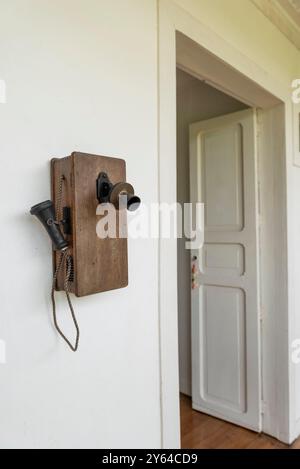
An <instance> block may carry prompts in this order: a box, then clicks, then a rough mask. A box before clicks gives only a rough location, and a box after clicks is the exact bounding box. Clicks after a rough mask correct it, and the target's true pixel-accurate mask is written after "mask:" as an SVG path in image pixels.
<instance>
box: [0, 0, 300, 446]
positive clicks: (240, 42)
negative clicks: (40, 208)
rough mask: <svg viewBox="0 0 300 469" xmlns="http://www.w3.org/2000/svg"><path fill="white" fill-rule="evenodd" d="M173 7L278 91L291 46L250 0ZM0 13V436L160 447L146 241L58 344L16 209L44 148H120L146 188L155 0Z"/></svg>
mask: <svg viewBox="0 0 300 469" xmlns="http://www.w3.org/2000/svg"><path fill="white" fill-rule="evenodd" d="M163 1H165V0H163ZM175 3H177V4H178V5H180V6H181V7H182V8H183V9H185V10H186V11H187V12H188V13H189V15H190V17H194V18H195V19H197V20H199V22H201V23H203V24H204V25H206V26H207V27H208V28H209V29H210V30H212V31H215V32H217V34H218V35H219V36H220V37H221V38H222V43H224V48H223V53H222V54H220V56H222V58H223V59H224V60H225V61H229V62H230V63H231V65H232V66H233V67H236V68H238V69H239V70H241V71H243V70H245V69H247V68H248V71H249V74H250V75H251V76H252V75H253V76H254V75H255V74H256V73H257V75H259V76H260V80H261V82H262V83H271V84H272V88H273V90H274V92H275V91H276V90H279V89H280V90H282V89H284V90H285V91H286V96H288V93H289V87H290V82H291V80H292V79H293V78H295V77H297V75H298V76H299V74H300V67H299V63H300V53H299V51H297V50H296V49H295V47H293V46H292V45H291V44H290V43H289V42H288V40H287V39H286V38H285V37H284V36H283V35H282V34H281V33H280V32H279V31H277V30H276V28H275V27H274V26H272V24H271V23H270V22H269V21H268V20H267V19H266V18H265V17H264V16H263V15H262V14H261V13H260V12H259V11H258V10H257V9H256V8H255V7H254V5H253V4H252V3H251V2H250V1H249V0H226V2H225V1H224V0H176V2H175ZM0 10H1V16H0V79H5V80H6V82H7V104H0V156H1V159H2V161H3V163H4V165H5V166H4V165H3V167H4V168H5V170H3V171H1V176H0V177H1V181H0V184H1V186H0V187H1V190H2V199H1V221H2V224H1V239H0V241H1V242H0V246H1V261H2V263H1V266H2V269H1V279H0V285H1V287H0V289H1V291H0V293H1V309H0V340H5V341H6V349H7V363H6V364H5V365H3V364H1V361H0V394H1V399H0V446H1V447H35V448H39V447H65V446H66V447H140V446H147V447H157V446H160V444H161V440H160V436H161V426H160V400H159V381H160V376H159V346H158V343H159V340H158V330H159V328H158V324H159V323H158V294H157V289H158V285H157V282H158V280H157V268H158V263H157V257H158V256H157V248H156V244H155V243H154V242H146V241H144V242H141V241H130V243H129V276H130V285H129V287H128V288H127V289H125V290H119V291H115V292H110V293H104V294H100V295H95V296H93V297H89V298H82V299H80V300H76V302H75V306H76V309H77V311H78V319H79V323H80V326H81V344H80V350H79V352H78V353H77V354H72V353H71V352H70V351H69V350H68V349H66V347H65V345H64V344H63V343H62V341H61V340H60V339H59V337H58V336H57V334H56V333H55V331H54V330H53V327H52V323H51V318H50V316H51V310H50V301H49V289H50V283H51V282H50V276H51V258H50V246H49V242H48V239H47V236H46V234H44V233H43V232H42V230H41V227H40V226H39V225H38V224H37V223H36V222H35V221H34V220H33V218H31V217H30V215H29V214H28V209H29V208H30V206H31V205H32V204H34V203H36V202H38V201H40V200H42V199H46V198H47V197H49V166H48V161H49V159H50V158H51V157H53V156H64V155H67V154H69V153H70V152H71V151H72V150H75V149H77V150H81V151H87V152H95V153H102V154H106V155H115V156H121V157H125V158H126V160H127V166H128V168H127V170H128V178H129V179H130V181H132V182H133V184H134V185H135V187H136V189H137V192H139V193H140V194H141V196H142V198H143V200H144V201H146V202H150V201H151V202H152V201H156V200H157V186H158V179H157V127H158V120H157V43H156V38H157V2H156V1H155V0H85V1H84V0H52V1H49V0H10V1H7V0H0ZM253 25H255V27H253ZM225 42H226V43H228V44H231V45H232V46H234V47H235V48H236V50H237V51H240V55H239V57H240V59H239V61H238V62H237V61H236V60H235V57H236V56H234V55H230V53H229V52H228V49H227V48H226V44H225ZM212 46H214V45H213V44H212ZM243 57H248V58H249V59H250V60H251V61H252V65H253V66H252V67H251V70H250V68H249V67H248V65H245V62H244V61H243ZM262 76H263V77H264V78H263V79H261V77H262ZM288 102H289V103H290V101H288V98H287V100H286V103H288ZM286 119H287V121H286V122H287V123H290V108H288V107H287V118H286ZM287 130H288V131H289V132H291V130H290V128H287ZM290 137H291V136H290V134H289V137H288V144H287V150H288V158H287V170H288V171H287V182H288V188H289V191H288V208H289V212H288V229H289V233H290V234H289V245H290V250H289V256H290V257H289V278H290V279H291V282H290V291H289V298H290V310H289V314H290V321H289V331H293V334H290V336H292V335H293V336H298V337H300V324H299V321H297V322H296V318H297V317H299V310H300V298H299V293H298V292H299V288H298V279H299V272H300V250H299V248H298V245H299V242H298V241H299V236H300V226H299V213H298V212H299V209H298V205H299V203H298V200H299V196H300V193H299V191H300V189H299V188H300V169H299V168H298V167H294V166H293V155H292V148H291V145H290V141H291V138H290ZM61 306H62V303H61ZM60 311H61V313H60V315H61V317H62V318H65V317H66V319H67V318H68V316H67V312H66V310H65V309H64V308H63V309H60ZM174 314H175V313H174ZM287 314H288V312H287V311H284V312H283V315H287ZM172 330H173V329H172ZM174 363H176V357H174ZM296 376H298V384H297V385H294V384H295V381H294V380H295V377H296ZM299 376H300V367H299V366H298V368H295V369H294V368H293V369H292V370H291V383H292V387H293V389H292V391H291V398H292V401H291V409H290V419H289V420H290V422H291V428H290V435H289V436H292V435H295V434H296V432H297V431H298V430H299V432H300V424H299V423H300V421H299V420H298V426H297V424H296V420H297V418H296V415H295V405H296V402H299V399H300V398H299V396H300V389H299V382H300V380H299ZM298 409H299V406H298ZM299 417H300V415H299ZM176 433H177V430H176V431H174V434H176Z"/></svg>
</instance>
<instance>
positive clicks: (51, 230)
mask: <svg viewBox="0 0 300 469" xmlns="http://www.w3.org/2000/svg"><path fill="white" fill-rule="evenodd" d="M30 213H31V215H35V216H36V217H37V218H38V220H40V222H41V223H42V225H43V226H44V228H45V229H46V230H47V233H48V235H49V236H50V239H51V241H52V244H53V248H54V250H55V251H62V250H64V249H66V248H67V247H68V246H69V243H68V242H67V241H66V240H65V238H64V237H63V234H62V232H61V229H60V226H59V223H58V221H57V220H56V219H55V209H54V205H53V202H51V200H45V202H40V203H39V204H36V205H34V206H33V207H31V209H30Z"/></svg>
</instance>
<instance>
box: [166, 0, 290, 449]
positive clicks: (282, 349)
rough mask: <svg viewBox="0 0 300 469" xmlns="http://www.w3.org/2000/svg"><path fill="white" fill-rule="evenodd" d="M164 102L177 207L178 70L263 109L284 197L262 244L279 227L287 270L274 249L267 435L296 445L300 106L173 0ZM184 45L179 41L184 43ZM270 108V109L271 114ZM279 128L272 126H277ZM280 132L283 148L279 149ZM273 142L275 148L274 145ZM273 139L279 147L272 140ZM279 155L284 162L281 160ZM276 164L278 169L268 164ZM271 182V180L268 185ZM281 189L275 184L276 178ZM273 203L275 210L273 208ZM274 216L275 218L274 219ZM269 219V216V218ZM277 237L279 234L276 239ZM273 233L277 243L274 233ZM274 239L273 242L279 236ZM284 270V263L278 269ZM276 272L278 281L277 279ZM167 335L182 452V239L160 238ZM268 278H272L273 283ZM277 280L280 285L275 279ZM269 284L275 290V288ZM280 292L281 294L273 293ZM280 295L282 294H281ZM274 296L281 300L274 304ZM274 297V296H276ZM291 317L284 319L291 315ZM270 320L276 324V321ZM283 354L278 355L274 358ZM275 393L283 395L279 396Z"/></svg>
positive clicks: (175, 443)
mask: <svg viewBox="0 0 300 469" xmlns="http://www.w3.org/2000/svg"><path fill="white" fill-rule="evenodd" d="M158 16H159V27H158V52H159V58H158V76H159V90H158V105H159V128H158V135H159V161H158V177H159V200H160V201H161V202H169V203H174V202H176V200H177V196H176V65H177V66H179V67H180V68H182V69H184V70H186V71H188V72H189V73H191V74H193V75H195V76H196V77H199V78H202V79H203V78H204V79H205V80H206V81H207V82H208V83H211V84H213V86H215V87H216V88H219V89H221V90H223V91H224V92H226V93H227V94H229V95H231V96H234V97H236V98H238V99H240V100H242V101H244V102H245V103H247V104H249V105H250V106H252V107H258V108H261V109H262V110H266V111H265V112H264V111H262V116H261V123H262V126H263V125H265V127H264V134H266V135H265V139H263V140H262V143H261V144H260V146H261V151H262V152H263V153H264V160H263V162H262V163H261V165H262V167H261V168H260V171H261V173H262V179H263V180H264V179H265V180H266V181H267V179H268V174H270V168H271V172H272V174H274V178H275V179H276V178H278V179H276V182H278V184H276V185H277V186H280V189H278V193H276V194H273V196H272V200H271V202H272V204H273V205H274V204H275V205H276V204H277V212H276V220H275V222H274V224H273V226H272V227H271V228H272V230H271V228H270V226H269V224H268V221H266V223H265V224H264V223H263V225H262V239H265V240H266V242H267V241H268V240H270V236H273V238H275V235H274V231H273V230H274V229H275V230H276V231H275V232H276V233H277V234H276V238H277V239H276V240H274V242H275V241H276V242H277V247H278V246H280V249H279V251H280V254H279V260H280V262H281V264H280V267H281V270H278V271H276V272H275V271H274V272H275V273H274V272H273V270H272V269H274V265H271V262H270V259H271V258H272V256H274V251H272V250H270V252H269V253H266V255H265V256H263V258H264V257H266V259H265V261H264V262H265V264H264V265H263V266H262V267H263V268H262V270H263V272H265V275H264V276H263V278H262V286H263V289H264V287H265V294H264V293H263V302H264V304H263V307H266V308H271V312H272V317H270V316H268V315H266V320H265V322H264V328H266V329H268V334H263V343H262V350H263V370H264V371H263V379H262V381H263V396H264V400H266V403H267V405H266V408H265V415H264V418H263V431H265V432H266V433H269V434H271V435H273V436H275V437H277V438H279V439H281V440H282V441H285V442H290V441H291V430H290V399H291V396H290V376H291V371H290V364H289V345H288V344H289V335H290V321H289V314H288V304H289V302H288V296H289V295H290V291H288V288H287V273H288V272H287V265H288V263H287V200H286V197H287V195H286V186H287V178H288V177H289V174H288V173H287V174H286V160H285V158H286V156H285V155H286V154H287V153H288V152H292V150H293V133H292V103H291V99H290V89H287V88H286V87H285V86H282V85H281V83H280V82H278V79H277V77H272V76H270V74H268V73H266V71H265V70H263V69H262V68H260V67H259V66H258V65H257V64H256V63H254V62H253V61H252V60H250V59H249V58H247V57H246V56H245V55H244V54H241V52H240V51H239V50H238V49H235V48H234V47H233V46H232V45H230V44H229V43H226V41H224V39H223V38H222V37H220V36H218V35H217V34H216V33H215V32H213V31H212V30H210V29H209V28H207V27H206V26H205V25H203V24H202V23H200V22H199V21H198V20H196V19H195V18H193V17H192V16H191V15H190V14H188V13H187V12H186V11H185V10H183V9H182V8H180V7H179V6H178V5H176V4H175V3H174V2H173V1H172V0H158ZM176 42H177V44H176ZM268 109H270V111H268ZM270 123H271V124H270ZM279 134H280V136H281V140H280V143H281V142H283V144H282V145H277V146H276V145H274V141H275V143H276V139H277V138H278V135H279ZM268 142H269V143H268ZM270 142H272V143H270ZM277 157H278V162H276V161H277V159H276V158H277ZM268 165H271V166H268ZM267 182H268V181H267ZM273 184H274V180H273ZM261 197H262V199H263V201H262V210H265V213H268V210H271V209H272V207H271V205H270V202H269V198H268V197H266V198H264V191H262V194H261ZM268 204H269V205H268ZM273 215H274V214H273ZM266 218H267V217H266ZM272 233H273V235H272ZM269 234H270V236H269V238H268V235H269ZM273 238H272V239H273ZM275 267H276V266H275ZM272 274H273V275H274V277H272ZM158 275H159V333H160V373H161V379H160V383H161V388H160V396H161V445H162V447H163V448H178V447H180V419H179V380H178V337H177V334H178V330H177V295H176V292H177V241H176V240H175V239H174V240H173V239H171V240H166V239H160V245H159V273H158ZM268 275H270V279H269V280H268ZM271 279H272V281H271ZM268 287H269V288H268ZM270 288H273V291H272V292H273V296H272V295H271V294H270ZM274 292H275V294H274ZM274 295H275V300H276V301H274ZM270 297H272V298H270ZM272 301H273V303H272ZM283 312H284V314H283ZM268 320H269V321H268ZM274 357H275V358H274ZM274 389H275V392H274Z"/></svg>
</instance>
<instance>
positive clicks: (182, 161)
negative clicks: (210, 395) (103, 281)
mask: <svg viewBox="0 0 300 469" xmlns="http://www.w3.org/2000/svg"><path fill="white" fill-rule="evenodd" d="M246 107H247V106H246V105H245V104H243V103H240V102H239V101H236V100H235V99H233V98H231V97H230V96H227V95H226V94H224V93H222V92H220V91H218V90H216V89H215V88H212V87H211V86H209V85H207V84H205V83H203V82H201V81H199V80H197V79H196V78H194V77H192V76H191V75H188V74H187V73H185V72H183V71H182V70H179V69H177V198H178V202H180V203H186V202H189V200H190V185H189V125H190V124H192V123H193V122H198V121H200V120H205V119H211V118H213V117H217V116H221V115H224V114H228V113H230V112H236V111H240V110H242V109H245V108H246ZM185 242H186V240H185V239H184V238H181V239H178V242H177V256H178V258H177V262H178V272H177V282H178V336H179V385H180V392H182V393H184V394H187V395H189V396H190V395H191V379H192V377H191V285H190V252H189V251H188V250H186V249H185Z"/></svg>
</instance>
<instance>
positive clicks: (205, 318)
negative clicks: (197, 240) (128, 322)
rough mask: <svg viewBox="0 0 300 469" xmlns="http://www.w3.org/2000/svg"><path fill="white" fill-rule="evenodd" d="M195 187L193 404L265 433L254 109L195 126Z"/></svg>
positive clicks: (192, 168)
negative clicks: (199, 227) (199, 207)
mask: <svg viewBox="0 0 300 469" xmlns="http://www.w3.org/2000/svg"><path fill="white" fill-rule="evenodd" d="M190 185H191V201H192V202H203V203H204V212H205V215H204V216H205V232H204V245H203V247H202V248H201V249H199V250H193V251H191V264H192V270H193V272H194V273H195V270H196V272H197V271H198V279H197V284H198V287H196V288H194V289H192V290H191V295H192V401H193V407H194V408H195V409H197V410H200V411H203V412H206V413H209V414H211V415H215V416H217V417H220V418H223V419H226V420H229V421H232V422H234V423H238V424H239V425H243V426H245V427H248V428H251V429H254V430H257V431H260V429H261V412H260V403H261V395H260V389H261V383H260V323H259V288H258V285H259V278H258V265H259V262H258V252H259V249H258V216H257V183H256V113H255V111H254V110H252V109H251V110H246V111H242V112H238V113H234V114H229V115H226V116H223V117H219V118H216V119H210V120H208V121H204V122H198V123H195V124H192V125H191V126H190Z"/></svg>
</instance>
